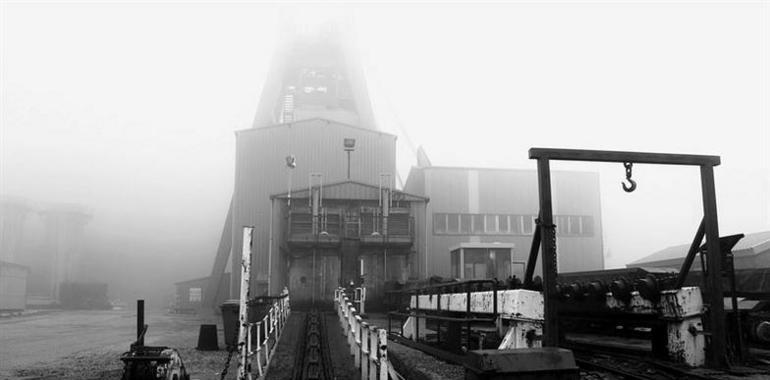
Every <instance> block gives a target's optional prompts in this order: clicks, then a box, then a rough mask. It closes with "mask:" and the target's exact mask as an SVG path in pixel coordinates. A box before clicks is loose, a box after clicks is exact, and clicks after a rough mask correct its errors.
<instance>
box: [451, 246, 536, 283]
mask: <svg viewBox="0 0 770 380" xmlns="http://www.w3.org/2000/svg"><path fill="white" fill-rule="evenodd" d="M450 255H451V263H452V268H451V271H452V276H453V277H455V278H461V279H464V280H483V279H492V278H497V279H506V278H508V277H510V276H512V275H516V276H518V277H519V278H521V277H522V276H523V275H524V263H522V262H514V261H513V250H512V249H511V248H458V249H455V250H453V251H452V252H451V253H450Z"/></svg>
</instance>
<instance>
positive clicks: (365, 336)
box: [360, 321, 369, 380]
mask: <svg viewBox="0 0 770 380" xmlns="http://www.w3.org/2000/svg"><path fill="white" fill-rule="evenodd" d="M360 372H361V379H362V380H363V379H367V378H368V377H369V324H368V323H366V322H363V321H362V322H361V371H360Z"/></svg>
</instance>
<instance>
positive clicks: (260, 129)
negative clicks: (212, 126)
mask: <svg viewBox="0 0 770 380" xmlns="http://www.w3.org/2000/svg"><path fill="white" fill-rule="evenodd" d="M314 121H325V122H326V123H327V124H335V125H338V126H341V127H346V128H350V129H355V130H358V131H364V132H370V133H376V134H378V135H385V136H389V137H393V138H397V136H396V135H394V134H392V133H387V132H382V131H379V130H374V129H369V128H364V127H359V126H357V125H353V124H347V123H343V122H341V121H337V120H330V119H325V118H322V117H313V118H309V119H302V120H296V121H293V122H290V123H279V124H273V125H267V126H263V127H259V128H246V129H239V130H237V131H235V134H236V135H237V134H240V133H250V132H259V131H264V130H266V129H273V128H285V127H292V126H302V125H303V124H308V123H309V122H314Z"/></svg>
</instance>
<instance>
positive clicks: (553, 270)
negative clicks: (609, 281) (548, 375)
mask: <svg viewBox="0 0 770 380" xmlns="http://www.w3.org/2000/svg"><path fill="white" fill-rule="evenodd" d="M537 177H538V178H537V183H538V188H539V190H540V191H539V193H540V230H541V231H540V234H541V238H542V248H543V297H544V299H545V300H544V301H545V302H544V305H543V306H544V318H545V321H544V323H543V347H557V346H558V345H559V319H558V310H557V308H558V304H557V297H556V276H557V275H558V268H557V266H556V231H555V228H554V225H553V204H552V199H551V167H550V163H549V161H548V159H547V158H538V160H537Z"/></svg>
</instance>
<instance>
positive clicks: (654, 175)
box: [0, 1, 770, 300]
mask: <svg viewBox="0 0 770 380" xmlns="http://www.w3.org/2000/svg"><path fill="white" fill-rule="evenodd" d="M0 6H1V7H2V8H0V9H1V10H2V18H1V19H0V25H1V26H0V27H1V28H2V40H1V42H0V43H1V44H2V45H1V48H2V51H1V52H0V59H2V61H1V62H0V75H2V77H0V87H1V90H2V93H1V95H2V103H1V106H2V119H1V120H0V121H1V122H2V125H1V128H0V195H2V196H3V197H6V198H14V199H23V200H25V202H28V203H29V204H31V205H33V208H37V209H43V208H45V207H46V205H47V204H51V203H68V204H78V205H82V206H83V207H84V208H85V209H86V210H88V213H89V214H90V215H91V219H90V221H89V222H88V224H87V225H86V227H85V229H84V233H85V237H84V242H85V248H84V255H85V256H87V257H88V258H89V259H90V264H89V267H88V272H89V273H88V278H87V280H90V281H102V282H109V283H110V289H111V293H112V294H113V297H123V298H124V299H126V300H130V299H131V298H132V297H137V296H147V293H152V294H153V296H156V297H160V295H163V294H171V293H173V288H172V287H171V284H172V283H174V282H176V281H181V280H186V279H191V278H196V277H203V276H206V275H208V273H209V271H210V270H211V265H212V263H213V260H214V254H215V250H216V246H217V243H218V239H219V235H220V233H221V230H222V226H223V221H224V218H225V215H226V212H227V207H228V203H229V200H230V196H231V194H232V190H233V171H234V145H235V138H234V131H236V130H239V129H245V128H248V127H250V125H251V123H252V119H253V117H254V113H255V111H256V107H257V103H258V100H259V95H260V93H261V89H262V86H263V82H264V80H265V76H266V75H267V70H268V67H269V63H270V58H271V56H272V53H273V46H274V44H275V43H276V41H278V39H279V37H280V36H279V31H280V28H279V25H278V24H279V22H280V21H281V20H286V19H293V20H295V21H294V22H298V23H307V24H314V23H317V22H318V21H319V20H322V19H324V18H326V17H329V16H330V15H332V14H336V13H340V14H343V15H345V18H350V19H352V20H353V24H354V26H355V28H354V29H355V30H356V31H357V33H356V35H355V40H356V43H357V45H358V46H359V49H360V54H361V58H362V61H363V63H364V67H365V70H366V78H367V82H368V87H369V91H370V93H371V96H372V98H373V103H374V104H373V105H374V111H375V113H376V117H377V119H378V122H379V125H380V127H381V128H382V129H383V130H385V131H389V132H392V133H395V134H397V135H398V136H399V154H400V155H402V156H401V158H400V163H399V165H400V168H401V170H402V172H401V173H400V174H401V176H402V179H405V178H406V173H407V172H408V168H409V166H410V165H412V163H413V161H412V160H413V159H414V156H413V155H412V150H413V149H414V147H416V146H418V145H422V146H424V148H425V150H426V152H427V153H428V155H429V157H430V159H431V161H432V162H433V164H434V165H441V166H478V167H502V168H531V169H534V168H535V165H534V162H533V161H531V160H529V159H528V155H527V150H528V149H529V148H530V147H564V148H581V149H608V150H633V151H651V152H668V153H694V154H711V155H719V156H721V157H722V165H721V166H718V167H717V168H716V180H717V185H716V186H717V202H718V204H717V205H718V211H719V221H720V233H721V234H722V235H725V234H731V233H751V232H757V231H763V230H769V229H770V195H769V194H770V153H768V152H769V151H770V132H768V127H769V123H768V121H770V120H769V119H768V105H769V103H770V99H769V98H768V88H770V83H769V82H768V70H770V69H768V67H770V62H768V51H769V50H770V48H769V45H770V41H769V40H768V36H769V34H770V30H769V29H768V15H769V14H770V10H769V7H768V3H767V2H763V1H756V2H751V1H746V2H740V3H737V4H734V3H729V2H726V3H718V2H676V3H675V4H666V3H665V2H651V3H644V4H642V3H638V2H620V3H617V2H606V3H605V2H596V1H592V2H586V3H583V2H574V3H573V2H567V3H565V2H545V3H542V4H541V3H532V2H520V3H516V2H514V3H511V4H505V5H500V4H498V5H458V4H451V5H441V4H430V5H416V6H412V5H406V4H400V5H372V4H370V5H358V6H352V5H351V6H344V7H343V6H323V5H314V6H299V5H294V6H291V7H281V6H278V5H270V4H257V5H254V4H240V3H228V4H221V5H220V4H216V3H212V4H204V3H191V4H186V3H173V2H172V3H164V4H162V5H154V4H150V3H137V4H133V5H131V4H125V3H107V4H95V3H88V2H86V3H82V2H81V3H73V4H66V3H61V4H49V3H32V4H26V3H6V2H3V3H2V5H0ZM553 168H554V169H577V170H587V171H598V172H599V173H600V176H601V177H600V178H601V200H602V207H603V231H604V241H605V246H604V249H605V252H604V254H605V257H606V263H607V266H608V267H619V266H624V265H625V264H626V263H627V262H629V261H632V260H635V259H638V258H640V257H643V256H645V255H647V254H650V253H652V252H654V251H657V250H659V249H663V248H665V247H667V246H670V245H675V244H683V243H687V242H689V240H691V239H692V235H693V234H694V232H695V230H696V228H697V224H698V222H699V220H700V218H701V215H702V206H701V203H700V202H701V193H700V179H699V173H698V170H697V169H696V168H688V167H657V166H650V165H635V166H634V174H633V175H634V179H635V180H636V181H637V182H638V186H639V187H638V190H637V191H635V192H634V193H631V194H627V193H625V192H623V191H622V190H621V188H620V182H621V180H623V178H624V170H623V167H622V165H621V164H567V163H554V164H553ZM556 201H557V202H558V200H556ZM28 222H29V223H30V224H31V225H32V227H30V228H31V231H33V232H34V231H36V228H37V229H38V230H39V228H40V226H37V227H36V226H35V223H36V221H35V217H34V216H32V217H29V221H28ZM26 238H29V239H27V241H33V240H34V236H28V237H26ZM26 238H25V239H26ZM26 244H33V243H26Z"/></svg>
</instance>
